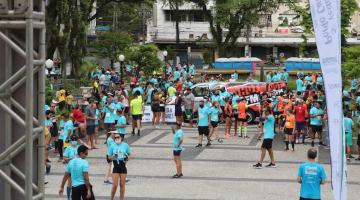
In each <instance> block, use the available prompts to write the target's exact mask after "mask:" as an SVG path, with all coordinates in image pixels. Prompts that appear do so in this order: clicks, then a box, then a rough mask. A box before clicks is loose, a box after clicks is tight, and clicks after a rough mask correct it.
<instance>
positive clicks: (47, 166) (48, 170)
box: [45, 165, 51, 174]
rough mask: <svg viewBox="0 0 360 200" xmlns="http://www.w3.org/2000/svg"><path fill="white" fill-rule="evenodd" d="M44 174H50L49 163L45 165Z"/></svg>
mask: <svg viewBox="0 0 360 200" xmlns="http://www.w3.org/2000/svg"><path fill="white" fill-rule="evenodd" d="M45 168H46V174H50V170H51V165H46V166H45Z"/></svg>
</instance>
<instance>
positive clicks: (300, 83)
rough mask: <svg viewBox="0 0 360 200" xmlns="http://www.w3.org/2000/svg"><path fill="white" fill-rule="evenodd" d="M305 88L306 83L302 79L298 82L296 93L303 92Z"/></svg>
mask: <svg viewBox="0 0 360 200" xmlns="http://www.w3.org/2000/svg"><path fill="white" fill-rule="evenodd" d="M303 87H304V82H303V81H302V80H301V79H297V80H296V91H297V92H302V91H303Z"/></svg>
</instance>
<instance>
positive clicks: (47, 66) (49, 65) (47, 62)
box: [45, 59, 54, 76]
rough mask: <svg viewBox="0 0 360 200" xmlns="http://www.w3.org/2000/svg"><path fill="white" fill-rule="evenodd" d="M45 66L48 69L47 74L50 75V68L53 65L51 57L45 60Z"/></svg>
mask: <svg viewBox="0 0 360 200" xmlns="http://www.w3.org/2000/svg"><path fill="white" fill-rule="evenodd" d="M45 67H46V69H47V70H48V75H49V76H51V70H52V69H53V67H54V61H52V60H51V59H47V60H46V61H45Z"/></svg>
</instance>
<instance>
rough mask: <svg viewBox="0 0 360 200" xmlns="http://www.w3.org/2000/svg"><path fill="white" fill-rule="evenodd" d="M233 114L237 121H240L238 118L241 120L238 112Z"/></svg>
mask: <svg viewBox="0 0 360 200" xmlns="http://www.w3.org/2000/svg"><path fill="white" fill-rule="evenodd" d="M233 115H234V119H235V121H238V120H239V118H238V114H237V113H234V114H233Z"/></svg>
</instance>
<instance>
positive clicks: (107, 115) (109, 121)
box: [102, 106, 115, 124]
mask: <svg viewBox="0 0 360 200" xmlns="http://www.w3.org/2000/svg"><path fill="white" fill-rule="evenodd" d="M102 112H103V113H105V118H104V123H105V124H113V123H115V119H114V117H113V113H112V112H111V111H110V109H109V108H108V107H107V106H104V108H103V110H102Z"/></svg>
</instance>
